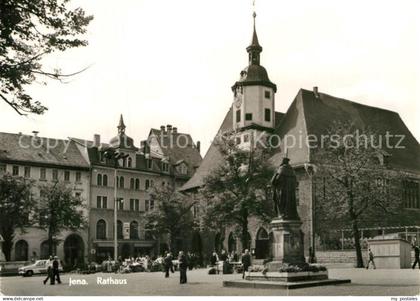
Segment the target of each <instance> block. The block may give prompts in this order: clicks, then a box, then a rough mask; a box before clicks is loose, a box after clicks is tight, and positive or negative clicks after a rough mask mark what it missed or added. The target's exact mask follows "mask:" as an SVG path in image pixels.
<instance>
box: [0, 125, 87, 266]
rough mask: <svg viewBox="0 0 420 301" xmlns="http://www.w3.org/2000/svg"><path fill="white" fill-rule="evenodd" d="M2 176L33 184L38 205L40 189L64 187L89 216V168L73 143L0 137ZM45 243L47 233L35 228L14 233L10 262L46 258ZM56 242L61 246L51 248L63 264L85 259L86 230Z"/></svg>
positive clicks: (67, 233) (67, 234) (65, 234)
mask: <svg viewBox="0 0 420 301" xmlns="http://www.w3.org/2000/svg"><path fill="white" fill-rule="evenodd" d="M35 134H36V133H35ZM4 173H8V174H10V175H12V176H16V177H22V178H24V179H27V180H29V181H33V185H32V189H31V198H32V200H33V201H34V202H38V201H39V198H40V188H41V187H42V186H44V185H51V184H53V183H58V182H59V183H63V184H64V185H65V186H67V187H69V188H71V190H72V192H73V193H74V196H77V197H80V198H81V199H82V200H84V203H85V205H86V209H85V210H84V215H85V216H86V217H87V216H88V210H89V208H88V206H87V202H88V200H89V195H90V167H89V164H88V162H87V161H85V160H84V158H83V157H82V155H81V154H80V152H79V150H78V148H77V146H76V144H75V143H74V142H72V141H69V140H61V139H51V138H41V137H38V136H37V135H33V136H29V135H23V134H9V133H0V175H1V174H4ZM47 239H48V233H47V231H46V230H43V229H41V228H40V227H37V226H36V225H35V226H33V227H31V228H28V229H25V233H22V232H21V231H20V230H16V233H15V237H14V244H13V248H12V252H11V260H16V261H27V260H29V259H32V258H38V259H39V258H41V259H44V258H48V256H49V255H50V254H49V251H48V242H47ZM57 239H58V240H59V241H60V243H59V244H58V245H57V246H55V247H54V249H55V252H54V253H55V254H56V255H57V256H59V257H60V258H61V259H62V260H63V262H64V263H65V264H68V265H70V264H74V263H75V262H78V261H80V260H83V259H84V258H85V257H86V256H87V243H88V235H87V231H86V229H80V230H78V231H62V232H61V233H60V235H59V236H58V237H57Z"/></svg>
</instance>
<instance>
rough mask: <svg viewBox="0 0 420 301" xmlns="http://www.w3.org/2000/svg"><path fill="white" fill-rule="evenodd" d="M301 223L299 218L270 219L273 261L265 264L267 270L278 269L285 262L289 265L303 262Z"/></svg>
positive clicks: (275, 270) (274, 270) (273, 270)
mask: <svg viewBox="0 0 420 301" xmlns="http://www.w3.org/2000/svg"><path fill="white" fill-rule="evenodd" d="M301 225H302V222H301V221H300V220H284V219H281V218H275V219H273V220H272V221H271V223H270V226H271V231H272V233H273V241H272V245H271V248H272V250H271V251H272V257H273V261H271V262H268V263H267V264H266V267H267V268H268V271H269V272H277V271H279V269H280V267H281V266H283V265H284V264H285V263H287V264H291V265H294V264H301V263H305V256H304V253H303V252H304V250H303V233H302V231H301V230H300V227H301Z"/></svg>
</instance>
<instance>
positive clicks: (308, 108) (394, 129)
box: [299, 89, 420, 171]
mask: <svg viewBox="0 0 420 301" xmlns="http://www.w3.org/2000/svg"><path fill="white" fill-rule="evenodd" d="M299 94H300V95H301V99H302V103H303V109H304V118H305V123H306V128H307V133H308V134H312V135H317V136H319V135H322V134H325V133H326V132H325V131H326V129H327V128H328V127H329V126H330V124H331V122H332V121H334V120H351V121H352V122H354V123H355V125H356V126H357V127H359V128H364V127H366V126H369V127H370V128H372V129H374V130H375V131H377V132H378V134H379V135H381V136H382V137H383V138H384V137H385V135H386V134H387V133H389V135H393V136H394V137H395V138H392V139H390V144H391V146H393V147H392V148H387V147H386V143H385V141H383V150H385V151H386V152H387V153H389V154H390V157H389V166H390V167H395V168H403V169H406V170H413V171H420V145H419V143H418V141H417V140H416V138H415V137H414V136H413V135H412V134H411V132H410V130H409V129H408V128H407V126H406V125H405V124H404V122H403V121H402V119H401V117H400V115H399V114H398V113H396V112H393V111H390V110H385V109H381V108H378V107H372V106H367V105H363V104H360V103H357V102H353V101H350V100H347V99H343V98H338V97H334V96H331V95H328V94H324V93H318V94H319V97H318V98H316V97H315V95H314V93H313V92H312V91H308V90H303V89H301V90H300V91H299ZM396 135H400V136H403V137H404V139H403V140H402V141H401V144H400V147H398V148H397V147H394V146H396V143H397V142H398V141H399V140H400V139H399V138H398V137H397V136H396ZM384 139H385V138H384ZM384 139H383V140H384Z"/></svg>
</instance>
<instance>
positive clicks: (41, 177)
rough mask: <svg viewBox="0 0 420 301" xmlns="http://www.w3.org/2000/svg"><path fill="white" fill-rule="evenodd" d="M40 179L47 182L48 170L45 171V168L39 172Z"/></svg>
mask: <svg viewBox="0 0 420 301" xmlns="http://www.w3.org/2000/svg"><path fill="white" fill-rule="evenodd" d="M39 179H40V180H45V179H47V171H46V169H45V168H41V169H40V170H39Z"/></svg>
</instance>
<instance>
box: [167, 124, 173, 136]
mask: <svg viewBox="0 0 420 301" xmlns="http://www.w3.org/2000/svg"><path fill="white" fill-rule="evenodd" d="M166 130H167V131H168V134H170V133H171V131H172V125H170V124H168V125H166Z"/></svg>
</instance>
